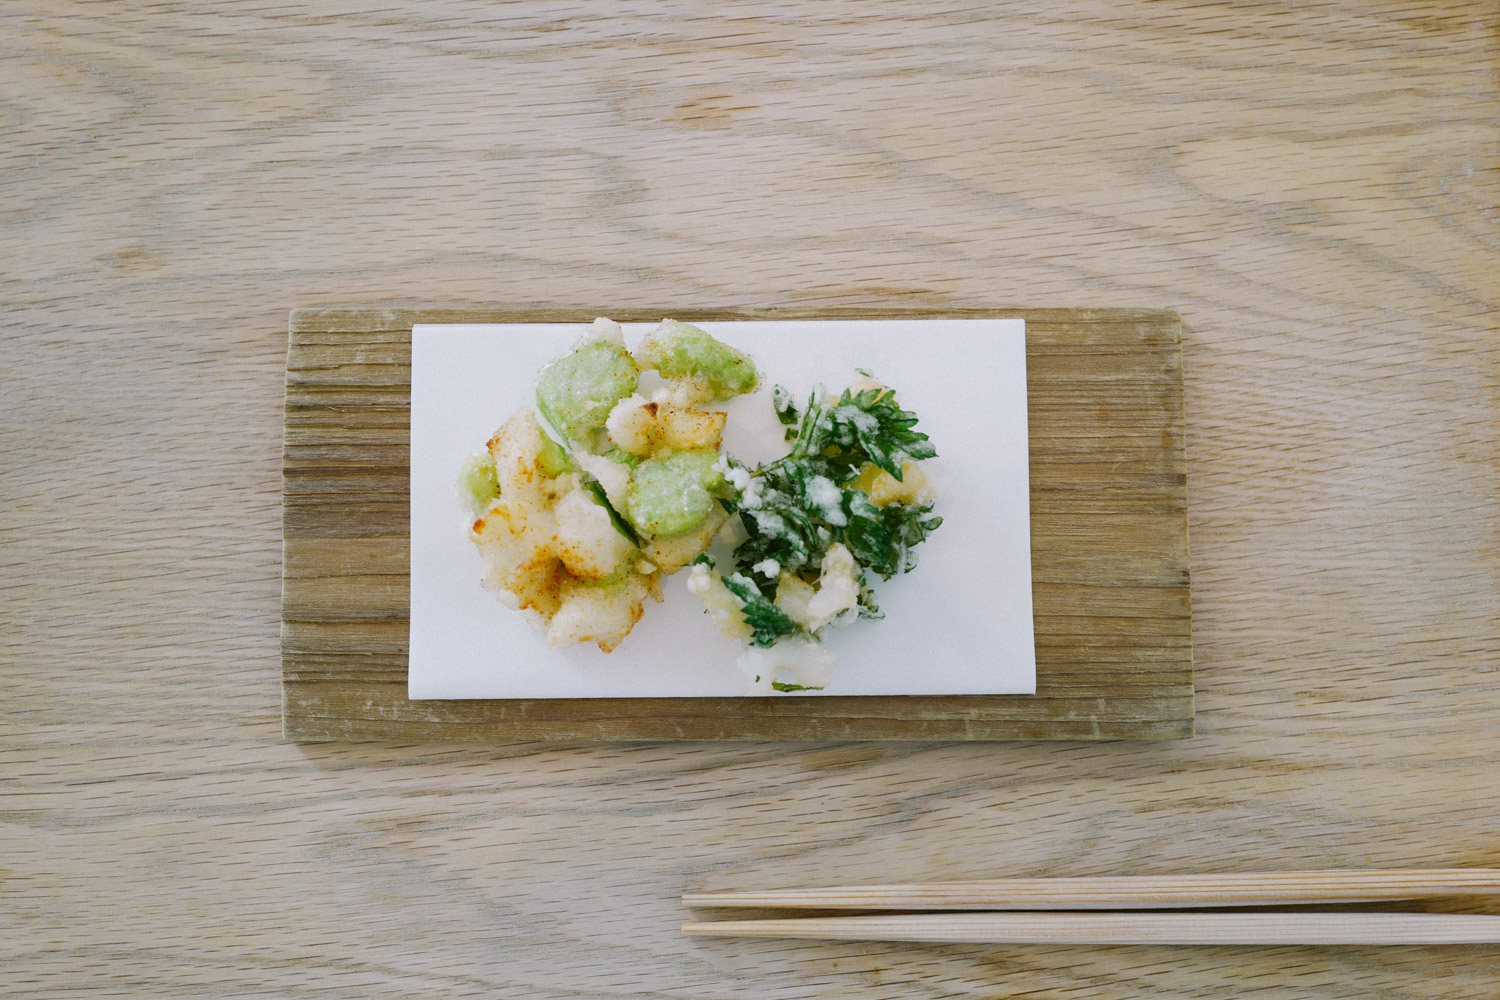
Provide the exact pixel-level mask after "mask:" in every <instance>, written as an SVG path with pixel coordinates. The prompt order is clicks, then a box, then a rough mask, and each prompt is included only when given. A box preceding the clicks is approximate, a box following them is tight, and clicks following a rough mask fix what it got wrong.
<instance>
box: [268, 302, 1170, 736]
mask: <svg viewBox="0 0 1500 1000" xmlns="http://www.w3.org/2000/svg"><path fill="white" fill-rule="evenodd" d="M604 311H605V310H598V312H601V313H602V312H604ZM657 311H658V312H662V314H663V315H666V314H670V315H674V316H683V317H687V318H691V319H693V320H697V321H708V320H714V319H721V320H729V319H751V318H754V319H762V318H764V319H772V318H787V319H790V318H797V319H801V318H809V319H812V318H825V319H833V318H837V319H870V318H899V317H900V316H912V317H925V316H927V315H930V314H928V313H923V312H915V313H913V312H912V311H910V310H906V311H898V312H897V313H892V312H890V311H885V312H880V313H878V314H877V313H868V312H864V311H859V310H850V309H842V310H833V311H832V312H824V313H821V314H816V315H815V314H813V313H810V312H807V311H801V312H795V313H794V314H793V315H787V314H788V313H789V312H792V311H790V310H758V311H755V312H753V313H749V312H743V311H729V312H723V311H708V312H707V313H705V312H704V311H703V310H695V309H690V308H685V307H676V306H674V307H672V308H668V309H665V310H657ZM615 312H616V313H618V310H616V311H615ZM591 315H592V314H590V313H589V312H588V311H586V310H584V311H577V310H574V311H567V312H557V311H546V312H540V311H536V310H518V309H513V308H512V309H507V308H504V307H498V308H488V309H486V308H475V309H469V310H463V311H459V312H453V311H442V310H439V311H435V312H431V313H429V312H428V311H426V310H423V309H411V310H408V309H402V310H389V309H381V308H361V307H345V308H332V309H317V308H306V309H299V310H297V311H295V312H294V313H293V314H292V319H291V329H290V340H289V344H288V350H287V380H286V448H285V464H284V469H283V482H284V486H283V503H284V508H285V514H284V518H285V525H286V527H285V529H284V533H285V544H284V548H283V558H284V563H285V570H284V573H283V580H282V603H281V607H282V727H283V732H284V733H285V734H286V736H287V737H288V738H289V739H297V740H350V739H354V740H358V739H367V740H369V739H376V740H378V739H414V740H421V739H447V740H453V739H469V740H495V739H551V740H580V739H582V740H589V739H597V740H641V739H657V740H674V739H689V740H722V739H804V740H806V739H855V740H895V739H907V740H932V739H957V740H998V739H1075V740H1076V739H1163V738H1173V737H1185V736H1189V735H1191V734H1192V730H1193V652H1192V621H1191V618H1192V612H1191V593H1190V589H1189V581H1188V546H1187V484H1186V468H1185V465H1186V463H1185V459H1184V455H1183V440H1184V434H1185V431H1184V427H1183V417H1182V362H1181V330H1180V323H1179V320H1178V317H1177V314H1176V313H1175V312H1151V311H1142V310H1136V311H1130V310H1108V309H1076V310H1065V309H1053V310H1025V311H1018V310H1002V311H996V310H990V311H983V310H972V311H969V310H966V311H961V312H960V314H959V315H961V316H977V315H1011V316H1015V315H1021V316H1024V318H1025V319H1026V323H1027V338H1026V339H1027V404H1028V411H1029V412H1028V421H1029V427H1030V448H1031V509H1032V533H1031V536H1032V563H1033V565H1032V577H1033V584H1032V591H1033V606H1034V618H1035V629H1036V648H1037V693H1036V694H1035V695H1033V696H1025V697H1020V696H1014V695H1010V696H989V697H899V698H891V697H880V698H872V697H859V698H816V699H814V698H668V699H663V698H596V699H577V698H574V699H551V700H548V699H541V700H537V699H515V700H508V701H410V700H408V699H407V698H406V691H405V687H406V655H405V654H406V650H405V643H404V638H405V637H404V635H402V634H401V633H402V629H403V627H404V625H405V623H406V621H407V618H408V598H409V593H410V591H409V579H408V576H407V562H408V558H409V551H410V543H409V534H408V531H407V515H408V506H409V505H408V475H407V472H408V465H409V454H408V441H409V435H408V427H409V419H408V418H409V414H410V407H409V393H410V386H411V339H410V334H411V327H412V325H413V324H415V323H428V322H440V321H452V322H463V323H547V322H562V323H579V324H582V323H586V322H588V321H589V319H590V317H591ZM618 315H619V319H620V321H621V322H643V321H644V322H649V321H650V320H649V319H648V318H647V317H648V316H650V315H655V314H654V313H646V312H634V311H632V312H630V313H618ZM943 315H945V316H946V315H952V314H951V313H946V312H945V313H944V314H943ZM658 318H659V317H658ZM955 318H957V317H955ZM403 333H404V334H405V336H404V337H402V336H401V334H403ZM371 625H384V626H386V631H385V632H384V633H381V634H380V635H379V636H378V637H376V636H372V635H371V633H370V631H369V627H370V626H371ZM398 637H399V641H400V645H399V647H397V646H396V645H395V643H396V642H397V641H398Z"/></svg>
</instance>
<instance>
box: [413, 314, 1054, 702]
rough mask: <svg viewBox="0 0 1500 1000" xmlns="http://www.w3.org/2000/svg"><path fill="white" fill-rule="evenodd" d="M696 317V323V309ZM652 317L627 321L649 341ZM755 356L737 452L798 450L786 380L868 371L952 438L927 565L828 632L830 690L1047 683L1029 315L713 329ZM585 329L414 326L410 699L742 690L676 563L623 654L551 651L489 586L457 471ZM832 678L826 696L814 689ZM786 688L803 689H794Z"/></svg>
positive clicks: (887, 584)
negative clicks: (1039, 663)
mask: <svg viewBox="0 0 1500 1000" xmlns="http://www.w3.org/2000/svg"><path fill="white" fill-rule="evenodd" d="M684 318H687V319H689V320H691V317H684ZM653 325H654V324H627V325H626V326H625V338H626V343H627V344H629V345H630V346H631V347H634V346H635V344H636V343H637V342H638V341H639V339H640V337H641V336H642V335H644V334H645V333H646V331H647V330H649V329H650V328H651V327H652V326H653ZM699 325H700V326H702V327H703V328H704V329H705V330H707V331H708V332H709V333H711V334H713V335H714V336H716V337H718V338H720V339H722V340H724V341H725V342H727V343H729V344H732V345H734V346H735V347H738V348H740V349H741V350H744V351H747V352H748V353H749V354H751V355H752V356H753V357H754V358H755V362H756V365H757V367H758V368H759V369H760V371H761V373H762V375H763V377H764V378H763V381H764V385H763V387H762V389H761V390H760V391H759V392H757V393H755V394H754V395H751V396H745V397H741V398H739V399H736V400H734V401H732V402H731V403H729V404H728V405H727V406H726V409H727V410H729V414H730V416H729V429H728V431H727V432H726V434H725V439H724V448H725V450H726V451H728V452H730V453H731V454H733V455H735V457H737V458H738V459H740V460H741V461H743V462H745V463H746V464H749V465H751V466H754V465H755V464H757V463H759V462H763V461H769V460H771V459H774V458H776V457H779V456H780V455H781V454H784V453H785V451H786V447H787V446H786V445H785V444H784V443H782V435H781V427H780V425H779V424H778V423H777V421H776V417H775V414H774V412H773V411H772V408H771V400H770V396H771V387H772V386H774V385H776V384H777V383H780V384H782V385H785V386H786V387H787V388H789V389H791V390H792V391H793V393H794V395H795V397H797V398H798V399H799V401H800V400H804V399H806V398H807V395H808V393H809V392H810V391H811V390H812V389H813V387H814V386H815V385H818V384H822V385H824V386H826V387H827V388H828V389H830V390H838V389H842V388H844V387H845V386H847V385H848V384H849V383H850V382H852V381H853V380H854V379H856V378H858V377H859V376H858V375H857V374H856V372H855V369H863V370H865V371H867V372H870V373H871V374H872V375H873V376H874V377H875V378H877V379H879V380H880V381H882V382H884V383H886V384H887V385H890V386H891V387H893V388H894V389H896V390H897V391H898V392H899V394H900V398H901V404H902V406H903V407H905V408H906V409H909V410H912V411H914V412H915V413H916V414H917V416H918V418H919V420H920V422H919V423H918V425H917V427H918V429H919V430H922V431H925V432H926V433H927V434H928V435H929V436H930V437H931V439H932V441H933V443H934V444H935V445H936V446H937V451H938V457H937V458H935V459H932V460H930V461H929V462H927V463H926V466H927V467H928V468H929V470H930V475H931V476H932V478H933V479H934V480H935V482H936V484H937V488H938V500H937V508H936V512H937V513H939V514H941V515H942V516H943V519H944V520H943V525H942V526H941V527H940V528H938V529H937V530H936V531H935V532H934V533H933V534H932V535H931V536H930V537H929V538H928V539H927V541H926V542H924V543H923V544H922V545H921V546H920V547H919V548H918V549H917V552H918V554H919V556H920V565H918V567H917V568H916V569H915V570H914V571H913V572H911V573H910V574H907V575H904V576H898V577H896V578H895V579H893V580H889V581H881V580H878V579H876V580H875V581H874V584H875V590H876V594H877V597H878V600H879V603H880V607H881V609H882V610H883V611H884V612H885V614H886V617H885V619H884V620H883V621H874V622H872V621H857V622H854V623H853V624H851V625H849V626H847V627H844V628H834V629H829V630H828V634H829V638H828V645H829V648H830V649H832V650H833V651H834V652H836V653H837V655H838V658H839V665H838V667H837V668H836V669H835V671H834V674H833V680H832V682H831V683H830V684H829V685H828V687H827V688H826V689H825V690H824V691H823V692H820V693H822V694H829V695H895V694H1031V693H1034V692H1035V690H1036V650H1035V645H1034V639H1033V634H1032V617H1031V524H1030V502H1029V494H1028V479H1027V438H1026V333H1025V323H1024V321H1022V320H1019V319H983V320H879V321H864V320H861V321H818V322H732V323H701V324H699ZM582 330H583V326H582V325H580V324H527V325H483V326H478V325H469V326H442V325H423V326H418V327H416V328H415V329H414V330H413V331H412V388H411V645H410V658H409V671H408V688H409V693H410V697H412V698H414V699H415V698H601V697H602V698H610V697H637V698H639V697H705V696H725V695H740V694H743V693H744V692H743V690H742V687H741V678H740V672H739V670H738V668H737V667H736V666H735V659H736V657H737V656H738V655H739V653H740V652H741V651H742V650H743V646H742V644H740V643H737V642H733V641H731V640H729V639H726V638H724V637H723V636H721V635H720V634H719V632H718V630H717V629H716V628H715V627H714V625H713V624H712V623H711V622H710V620H709V619H708V617H707V616H706V615H705V614H704V613H703V608H702V605H701V603H700V602H699V600H698V598H696V597H695V596H694V595H692V594H690V593H688V591H687V587H686V576H687V574H686V572H680V573H677V574H675V575H673V576H670V577H667V578H666V580H665V583H664V590H665V592H666V600H665V603H663V604H655V603H653V602H650V601H648V602H647V604H646V615H645V617H644V618H643V619H642V620H641V621H640V623H639V624H637V625H636V627H635V630H634V631H633V632H631V634H630V635H629V636H628V637H627V638H626V639H625V641H624V642H623V643H622V644H621V645H620V646H619V648H617V649H616V650H615V651H614V652H613V653H609V654H605V653H601V652H600V651H599V650H598V649H597V648H595V647H594V646H592V645H588V646H575V647H572V648H569V649H553V648H551V647H549V646H548V645H547V642H546V640H545V638H544V637H543V636H542V634H541V633H540V632H539V631H538V630H537V629H536V628H535V627H534V626H533V625H532V624H530V623H529V622H528V621H527V620H526V619H525V618H524V617H523V616H522V615H521V614H519V613H517V612H514V611H511V610H509V609H507V608H505V607H503V606H502V605H500V604H499V603H498V602H497V601H496V600H495V598H494V597H493V596H492V595H491V594H490V593H489V592H488V591H486V590H484V589H483V588H482V587H481V586H480V582H479V580H480V574H481V563H480V558H479V553H478V550H477V549H476V548H475V546H474V544H473V543H472V542H471V541H469V539H468V535H467V531H468V525H469V522H470V518H469V516H468V512H467V511H466V510H465V508H464V507H463V505H462V503H461V502H460V500H459V498H458V493H457V490H456V485H455V484H456V482H457V477H458V472H459V467H460V465H461V464H462V463H463V460H464V458H465V457H466V456H467V455H469V454H470V453H472V452H475V451H481V450H483V448H484V445H485V442H486V441H488V440H489V438H490V436H491V435H492V434H493V433H494V432H495V430H496V428H498V427H499V426H500V425H501V424H502V423H504V422H505V421H506V420H507V419H508V418H509V417H510V416H511V414H512V413H514V412H515V411H516V410H517V409H518V408H520V407H522V406H530V405H532V401H533V398H534V396H533V388H534V385H535V379H536V374H537V372H538V370H540V369H541V368H542V366H543V365H545V364H546V363H547V362H549V361H551V360H553V359H554V358H557V357H559V356H561V355H562V354H565V353H567V351H568V350H569V349H570V348H571V347H572V345H573V343H574V342H575V341H576V340H577V338H578V336H579V334H580V333H581V332H582ZM816 693H819V692H813V693H812V694H816ZM775 697H789V695H776V696H775Z"/></svg>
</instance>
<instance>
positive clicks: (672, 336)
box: [635, 319, 760, 400]
mask: <svg viewBox="0 0 1500 1000" xmlns="http://www.w3.org/2000/svg"><path fill="white" fill-rule="evenodd" d="M635 354H636V359H637V360H638V361H639V362H640V365H641V367H642V368H647V369H655V370H656V371H657V372H659V373H660V374H661V376H662V378H668V379H682V380H685V381H688V382H693V383H696V384H697V386H698V387H699V388H700V390H702V395H703V396H704V397H705V398H709V399H719V400H724V399H730V398H732V397H734V396H738V395H740V394H741V393H745V392H753V391H754V389H755V387H756V385H757V384H758V383H759V381H760V376H759V375H758V374H757V373H756V371H755V362H754V360H752V359H751V357H750V355H748V354H746V353H745V352H744V351H739V350H736V349H735V348H733V347H730V346H729V345H728V344H726V343H724V342H723V341H720V340H716V339H715V338H714V337H712V336H710V335H709V334H708V333H706V332H705V331H703V330H700V329H699V328H698V327H696V326H693V325H692V324H690V323H681V322H678V321H677V320H675V319H664V320H662V321H661V325H660V326H658V327H657V328H656V329H655V330H652V331H651V332H650V333H648V334H647V335H646V338H645V339H644V340H642V341H641V343H640V346H639V347H637V348H636V352H635Z"/></svg>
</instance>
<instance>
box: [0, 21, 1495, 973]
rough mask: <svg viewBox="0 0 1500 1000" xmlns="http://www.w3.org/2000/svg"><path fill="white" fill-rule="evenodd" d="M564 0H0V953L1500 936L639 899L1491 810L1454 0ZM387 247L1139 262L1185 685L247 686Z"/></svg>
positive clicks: (437, 965) (1106, 273) (1482, 203)
mask: <svg viewBox="0 0 1500 1000" xmlns="http://www.w3.org/2000/svg"><path fill="white" fill-rule="evenodd" d="M596 9H597V10H603V8H595V7H593V6H592V5H583V4H561V3H558V4H545V3H535V4H517V5H496V4H491V3H485V2H471V3H456V2H454V3H422V4H417V3H406V4H399V5H390V4H386V5H377V6H376V7H374V8H369V7H368V6H367V5H360V4H343V3H316V4H314V3H307V2H298V0H285V2H276V3H271V2H268V0H246V2H235V3H219V4H197V5H193V4H187V5H175V6H174V5H164V4H146V3H119V4H79V5H74V4H68V3H63V2H60V0H31V2H27V3H13V4H7V5H5V7H4V9H3V11H0V54H3V58H0V123H3V126H0V128H3V132H0V136H3V142H0V328H3V331H4V332H3V343H0V566H3V572H0V665H3V672H0V969H3V970H4V971H3V973H0V975H3V977H4V986H5V989H4V990H3V992H5V993H6V995H7V996H14V997H27V998H34V997H83V996H95V995H150V996H153V997H199V996H257V997H261V996H264V997H345V996H348V997H381V998H384V997H402V998H406V997H444V998H448V997H456V996H476V997H477V996H484V997H528V998H529V997H541V998H579V997H609V998H620V997H636V996H641V997H654V998H688V997H693V998H697V997H709V998H737V997H755V998H763V997H776V998H791V997H824V996H827V997H835V996H837V997H845V996H855V997H945V996H971V995H972V996H993V997H1002V996H1019V995H1025V996H1027V997H1048V998H1070V1000H1077V998H1083V997H1088V998H1126V997H1138V996H1148V995H1149V996H1166V997H1230V996H1249V995H1253V996H1256V997H1262V996H1265V997H1320V998H1321V997H1355V996H1360V997H1366V996H1378V997H1403V998H1406V997H1455V998H1456V997H1494V996H1496V995H1497V993H1500V954H1497V952H1496V950H1495V949H1494V948H1493V947H1488V948H1487V947H1483V946H1453V947H1434V948H1415V947H1413V948H1386V949H1381V948H1355V949H1338V948H1275V949H1248V948H1127V947H1116V948H1084V947H1045V948H1043V947H1020V946H1017V947H981V946H947V947H944V946H924V945H862V944H819V943H807V942H774V941H769V942H767V941H758V942H756V941H752V942H736V941H730V940H687V939H684V938H683V937H681V936H680V935H679V934H678V933H677V924H678V922H679V920H680V919H681V918H682V916H683V913H682V911H681V910H680V908H679V906H678V904H677V897H678V895H679V894H680V893H682V892H683V891H687V890H698V889H727V888H756V887H768V886H778V885H816V884H826V883H835V882H858V881H879V880H890V879H907V878H968V877H978V876H985V875H999V874H1015V875H1031V874H1036V875H1080V874H1096V873H1097V874H1125V873H1167V872H1181V871H1193V870H1226V869H1243V870H1255V869H1268V868H1283V867H1312V868H1323V867H1337V866H1377V867H1379V866H1416V865H1423V866H1448V865H1500V820H1497V816H1500V669H1497V667H1500V637H1497V629H1500V625H1497V621H1500V519H1497V496H1496V493H1497V483H1500V468H1497V448H1496V435H1497V430H1500V399H1497V395H1500V390H1497V383H1500V370H1497V369H1500V347H1497V324H1496V319H1495V305H1496V298H1497V277H1496V275H1497V268H1496V251H1497V246H1500V227H1497V220H1496V214H1495V205H1496V201H1497V178H1496V167H1497V157H1500V133H1497V125H1496V115H1497V109H1500V108H1497V106H1500V100H1497V88H1500V83H1497V81H1500V42H1497V35H1496V20H1497V19H1496V12H1495V9H1494V7H1493V5H1492V4H1489V3H1472V4H1464V3H1448V4H1432V5H1423V4H1416V3H1405V4H1403V3H1387V4H1360V3H1343V4H1334V5H1329V6H1318V5H1300V4H1287V5H1272V4H1265V5H1241V6H1230V5H1224V6H1214V5H1202V4H1174V3H1160V4H1147V5H1134V4H1129V3H1125V4H1116V3H1096V4H1083V5H1041V4H1038V5H1024V6H1023V5H1014V6H1002V5H996V6H995V8H994V9H991V8H990V7H987V6H986V5H973V4H971V5H967V6H959V5H939V4H880V5H856V4H835V3H816V4H815V3H772V2H753V3H748V4H740V5H734V6H733V7H725V6H723V5H713V4H692V3H673V4H665V5H657V4H633V5H629V6H627V7H624V8H623V9H621V10H620V11H619V12H618V13H614V14H612V15H610V16H607V17H599V16H595V13H594V11H595V10H596ZM375 298H381V299H391V300H397V301H400V302H403V303H415V302H422V301H442V302H449V303H455V304H462V303H506V304H522V305H533V306H537V307H543V308H552V307H557V308H565V307H566V308H572V307H580V308H600V309H604V308H608V307H612V306H635V307H642V308H655V307H656V306H657V305H659V304H672V305H681V304H697V305H701V306H703V307H724V308H729V307H745V306H765V305H794V306H824V305H827V306H831V305H841V306H857V307H879V306H883V305H888V306H898V305H900V306H912V305H919V306H924V307H933V308H941V307H959V306H969V307H983V306H985V305H993V304H995V303H1000V302H1003V303H1021V304H1030V305H1036V306H1137V307H1141V306H1144V307H1158V306H1165V307H1176V308H1178V309H1180V310H1181V313H1182V317H1183V327H1184V328H1183V343H1184V349H1183V357H1184V369H1185V372H1186V382H1185V390H1186V408H1187V426H1188V466H1189V473H1188V475H1189V479H1188V492H1189V522H1190V529H1191V534H1192V574H1193V587H1194V593H1195V598H1196V600H1195V608H1194V610H1195V624H1196V629H1195V645H1196V651H1197V666H1198V682H1197V684H1198V735H1197V736H1196V737H1194V738H1193V739H1190V740H1186V741H1178V742H1163V743H1146V744H1118V743H1116V744H1097V745H1085V744H1067V743H1064V744H998V745H956V744H916V745H907V744H857V743H841V744H827V743H824V744H811V745H809V744H793V743H752V744H706V745H666V744H656V745H647V744H641V745H626V746H597V745H568V746H563V747H552V746H542V745H538V744H500V745H490V746H487V745H469V746H457V745H397V744H389V745H382V744H375V745H319V746H312V745H308V746H298V745H294V744H289V743H284V742H282V741H281V739H280V728H279V708H280V706H279V704H278V697H279V671H278V646H277V643H278V639H277V625H278V619H279V616H278V607H277V596H278V590H279V579H280V558H281V546H280V542H281V525H280V512H281V505H280V485H281V481H280V470H281V419H282V401H281V389H282V378H283V365H284V361H285V354H286V316H287V311H288V310H289V309H291V308H293V307H296V306H306V305H315V304H326V303H334V302H340V301H356V300H369V299H375ZM1491 908H1494V905H1493V904H1492V907H1491Z"/></svg>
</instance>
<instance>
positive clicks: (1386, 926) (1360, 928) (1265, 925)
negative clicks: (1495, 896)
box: [682, 913, 1500, 945]
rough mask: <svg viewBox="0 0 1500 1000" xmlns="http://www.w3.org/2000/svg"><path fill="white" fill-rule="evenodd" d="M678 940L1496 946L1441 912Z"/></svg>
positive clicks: (806, 925)
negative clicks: (756, 938) (747, 938)
mask: <svg viewBox="0 0 1500 1000" xmlns="http://www.w3.org/2000/svg"><path fill="white" fill-rule="evenodd" d="M682 931H683V933H684V934H703V935H716V936H729V937H775V938H819V939H824V940H841V941H930V942H946V943H954V944H1096V945H1098V944H1183V945H1202V944H1255V945H1296V944H1303V945H1306V944H1323V945H1328V944H1337V945H1360V944H1374V945H1385V944H1496V943H1500V917H1496V916H1472V915H1467V914H1447V913H961V914H954V913H919V914H913V915H909V916H872V917H804V918H797V919H790V920H718V921H713V922H710V923H694V924H683V925H682Z"/></svg>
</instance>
